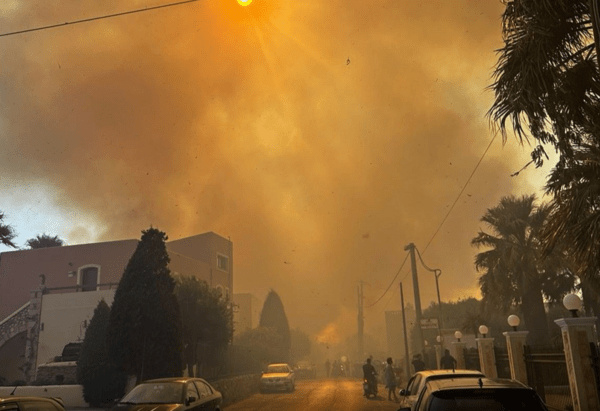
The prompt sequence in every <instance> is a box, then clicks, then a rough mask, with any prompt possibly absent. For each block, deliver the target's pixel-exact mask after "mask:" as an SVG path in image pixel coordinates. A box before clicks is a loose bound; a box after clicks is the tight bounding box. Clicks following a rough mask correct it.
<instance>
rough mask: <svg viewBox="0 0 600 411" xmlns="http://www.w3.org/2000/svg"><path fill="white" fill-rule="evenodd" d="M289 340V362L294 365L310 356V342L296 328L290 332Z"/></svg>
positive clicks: (305, 335)
mask: <svg viewBox="0 0 600 411" xmlns="http://www.w3.org/2000/svg"><path fill="white" fill-rule="evenodd" d="M290 340H291V346H290V360H291V362H292V363H294V364H295V363H296V362H298V361H299V360H301V359H302V358H304V357H306V356H308V355H310V350H311V342H310V338H309V337H308V335H307V334H306V333H305V332H304V331H302V330H300V329H298V328H294V329H292V330H290Z"/></svg>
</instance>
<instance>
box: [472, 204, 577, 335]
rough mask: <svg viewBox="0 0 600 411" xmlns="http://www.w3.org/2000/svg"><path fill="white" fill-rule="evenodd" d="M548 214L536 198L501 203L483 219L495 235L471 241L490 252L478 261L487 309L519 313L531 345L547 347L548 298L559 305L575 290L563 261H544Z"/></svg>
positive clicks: (551, 258)
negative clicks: (542, 238)
mask: <svg viewBox="0 0 600 411" xmlns="http://www.w3.org/2000/svg"><path fill="white" fill-rule="evenodd" d="M548 212H549V208H548V206H547V205H541V206H536V204H535V196H532V195H531V196H523V197H521V198H516V197H513V196H510V197H503V198H502V199H501V200H500V203H499V204H498V205H497V206H496V207H493V208H490V209H488V210H487V211H486V213H485V214H484V215H483V217H482V218H481V221H483V222H484V223H486V224H487V225H488V227H489V229H490V230H491V231H490V232H489V233H488V232H485V231H480V232H479V234H478V235H477V237H475V238H474V239H473V240H472V241H471V244H472V245H474V246H476V247H478V248H485V249H486V250H485V251H482V252H480V253H479V254H477V256H476V257H475V266H476V268H477V270H478V271H479V272H481V273H482V275H481V277H480V278H479V285H480V288H481V294H482V296H483V302H484V305H485V307H486V309H487V310H500V311H503V312H508V310H509V309H510V308H511V307H513V306H515V305H516V306H518V307H520V309H521V314H522V316H523V320H524V322H525V326H526V327H527V329H528V330H529V331H530V334H529V336H528V338H529V341H530V343H531V344H533V345H543V344H545V343H546V342H547V341H548V335H549V334H548V324H547V321H546V312H545V307H544V297H546V298H548V299H550V300H554V301H556V300H559V299H560V298H561V297H562V296H563V295H564V294H566V293H567V292H569V291H570V290H572V289H573V286H574V276H573V275H572V273H571V272H570V271H569V270H568V268H567V264H566V262H565V261H564V259H562V256H561V255H559V254H558V253H554V254H553V255H549V256H547V257H546V258H544V257H543V256H542V246H541V242H540V234H541V232H542V229H543V227H544V224H545V222H546V218H547V216H548Z"/></svg>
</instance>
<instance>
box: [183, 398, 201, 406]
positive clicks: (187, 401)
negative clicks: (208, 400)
mask: <svg viewBox="0 0 600 411" xmlns="http://www.w3.org/2000/svg"><path fill="white" fill-rule="evenodd" d="M197 400H198V398H196V397H187V399H186V400H185V405H190V404H191V403H193V402H196V401H197Z"/></svg>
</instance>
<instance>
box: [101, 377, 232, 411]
mask: <svg viewBox="0 0 600 411" xmlns="http://www.w3.org/2000/svg"><path fill="white" fill-rule="evenodd" d="M222 402H223V396H222V395H221V393H220V392H218V391H217V390H215V389H214V388H213V387H212V386H211V385H210V384H209V383H208V382H206V381H205V380H203V379H202V378H160V379H156V380H148V381H144V382H143V383H141V384H138V385H136V386H135V388H134V389H133V390H131V391H130V392H129V394H127V395H125V396H124V397H123V398H122V399H121V400H120V401H119V402H118V403H117V404H116V405H115V406H114V407H113V408H112V411H150V410H153V411H167V410H168V411H200V410H202V411H216V410H220V409H221V403H222Z"/></svg>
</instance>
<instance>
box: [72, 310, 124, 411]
mask: <svg viewBox="0 0 600 411" xmlns="http://www.w3.org/2000/svg"><path fill="white" fill-rule="evenodd" d="M109 320H110V307H109V306H108V304H106V302H105V301H104V300H100V302H99V303H98V305H97V306H96V309H95V310H94V315H93V317H92V319H91V320H90V324H89V326H88V327H87V329H86V331H85V337H84V339H83V344H82V346H81V353H80V355H79V360H78V361H77V382H78V383H79V384H81V385H82V386H83V398H84V400H85V401H86V402H87V403H89V404H90V405H91V406H92V407H96V406H100V405H102V404H109V403H111V401H112V400H114V399H116V398H121V397H122V396H123V395H124V394H125V384H126V375H125V373H123V372H122V371H120V370H119V369H118V368H117V367H116V366H115V364H114V362H113V361H111V359H110V357H109V356H108V347H107V345H106V334H107V331H108V323H109Z"/></svg>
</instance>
